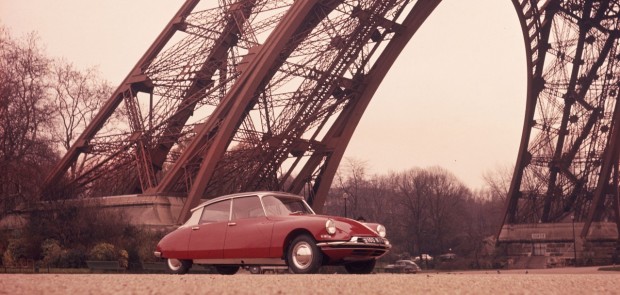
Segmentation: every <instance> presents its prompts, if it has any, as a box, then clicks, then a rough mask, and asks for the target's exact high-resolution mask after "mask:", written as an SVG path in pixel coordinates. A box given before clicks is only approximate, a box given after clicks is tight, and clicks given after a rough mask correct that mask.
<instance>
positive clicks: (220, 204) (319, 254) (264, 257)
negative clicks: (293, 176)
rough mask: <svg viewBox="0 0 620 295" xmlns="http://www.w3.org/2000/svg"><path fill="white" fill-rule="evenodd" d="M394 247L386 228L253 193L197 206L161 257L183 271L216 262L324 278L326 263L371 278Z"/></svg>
mask: <svg viewBox="0 0 620 295" xmlns="http://www.w3.org/2000/svg"><path fill="white" fill-rule="evenodd" d="M391 247H392V246H391V245H390V242H389V241H388V240H387V239H386V238H385V227H383V226H382V225H380V224H376V223H367V222H359V221H355V220H352V219H348V218H343V217H337V216H326V215H317V214H315V213H314V211H312V208H310V206H308V204H307V203H306V201H305V200H304V198H303V197H300V196H297V195H292V194H288V193H282V192H251V193H240V194H234V195H227V196H223V197H219V198H215V199H212V200H209V201H207V202H205V203H203V204H201V205H199V206H198V207H196V208H194V209H193V210H192V215H191V217H190V218H189V220H188V221H187V222H185V224H183V225H182V226H180V227H179V228H178V229H176V230H175V231H173V232H171V233H169V234H168V235H166V236H165V237H164V238H162V239H161V241H160V242H159V244H158V245H157V248H156V251H155V256H157V257H160V258H163V259H165V260H166V262H167V265H168V268H169V270H170V271H171V272H172V273H176V274H184V273H186V272H188V271H189V269H190V268H191V267H192V265H193V264H201V265H212V266H214V267H215V269H216V270H217V272H219V273H220V274H226V275H230V274H235V273H236V272H237V271H238V270H239V268H241V267H243V268H250V269H256V268H251V267H252V266H274V267H276V266H277V267H282V266H284V267H288V270H289V271H290V272H292V273H316V272H318V270H319V268H320V267H321V266H323V265H343V266H344V267H345V269H346V270H347V271H348V272H349V273H353V274H367V273H371V272H372V271H373V269H374V267H375V263H376V261H377V259H378V258H379V257H381V256H383V255H385V254H386V253H387V252H388V251H389V249H390V248H391ZM258 269H259V270H260V268H258Z"/></svg>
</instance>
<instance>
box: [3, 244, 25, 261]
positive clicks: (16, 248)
mask: <svg viewBox="0 0 620 295" xmlns="http://www.w3.org/2000/svg"><path fill="white" fill-rule="evenodd" d="M26 249H27V245H26V241H25V240H23V239H11V240H9V245H8V246H7V249H6V251H4V254H3V255H2V263H3V265H6V266H18V265H21V264H23V263H24V262H25V261H27V260H28V256H27V253H26Z"/></svg>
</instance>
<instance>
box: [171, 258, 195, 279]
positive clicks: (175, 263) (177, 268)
mask: <svg viewBox="0 0 620 295" xmlns="http://www.w3.org/2000/svg"><path fill="white" fill-rule="evenodd" d="M166 265H167V266H168V270H169V271H170V272H171V273H173V274H178V275H182V274H186V273H187V272H188V271H189V269H190V268H191V267H192V261H191V260H180V259H175V258H168V259H167V260H166Z"/></svg>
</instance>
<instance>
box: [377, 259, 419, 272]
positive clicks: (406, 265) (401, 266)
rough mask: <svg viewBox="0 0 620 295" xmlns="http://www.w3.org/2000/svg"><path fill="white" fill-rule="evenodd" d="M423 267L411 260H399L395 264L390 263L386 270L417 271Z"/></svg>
mask: <svg viewBox="0 0 620 295" xmlns="http://www.w3.org/2000/svg"><path fill="white" fill-rule="evenodd" d="M421 270H422V269H421V268H420V267H419V266H418V265H417V264H416V263H415V262H413V261H411V260H397V261H396V262H395V263H394V264H388V265H387V266H386V267H385V272H388V273H417V272H419V271H421Z"/></svg>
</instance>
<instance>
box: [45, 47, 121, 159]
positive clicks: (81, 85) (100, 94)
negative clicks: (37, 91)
mask: <svg viewBox="0 0 620 295" xmlns="http://www.w3.org/2000/svg"><path fill="white" fill-rule="evenodd" d="M50 80H51V81H50V91H51V99H52V100H53V103H54V105H55V107H56V108H55V113H54V115H55V117H56V119H57V121H56V122H55V123H56V124H55V125H56V126H57V128H56V129H55V130H54V133H53V135H54V139H55V140H57V141H58V143H59V145H60V146H61V147H62V148H64V150H65V151H66V150H69V148H70V147H71V144H73V141H74V140H75V139H76V137H77V136H78V135H79V134H80V133H82V131H84V129H85V128H86V126H87V125H88V123H89V122H90V121H91V120H92V119H93V118H94V117H95V115H96V114H97V112H98V110H99V108H100V107H101V105H102V104H103V103H104V102H105V101H106V100H107V99H108V98H109V97H110V95H111V93H112V87H111V86H110V84H109V83H108V82H107V81H105V80H103V79H101V78H100V74H99V72H98V70H97V68H96V67H91V68H88V69H86V70H84V71H79V70H77V69H75V67H74V66H73V65H72V64H71V63H69V62H67V61H66V60H62V59H61V60H56V61H55V62H54V63H53V64H52V68H51V76H50Z"/></svg>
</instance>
